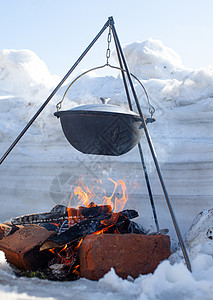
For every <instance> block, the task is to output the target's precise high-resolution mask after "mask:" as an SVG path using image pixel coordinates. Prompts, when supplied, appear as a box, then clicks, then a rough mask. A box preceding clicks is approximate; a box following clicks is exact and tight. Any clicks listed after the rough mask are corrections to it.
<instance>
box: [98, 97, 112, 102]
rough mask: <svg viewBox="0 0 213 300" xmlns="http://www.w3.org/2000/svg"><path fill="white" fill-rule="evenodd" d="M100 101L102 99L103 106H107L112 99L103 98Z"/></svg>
mask: <svg viewBox="0 0 213 300" xmlns="http://www.w3.org/2000/svg"><path fill="white" fill-rule="evenodd" d="M100 99H101V102H102V104H107V103H108V102H109V100H110V98H104V97H101V98H100Z"/></svg>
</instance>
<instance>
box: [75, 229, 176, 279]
mask: <svg viewBox="0 0 213 300" xmlns="http://www.w3.org/2000/svg"><path fill="white" fill-rule="evenodd" d="M170 254H171V252H170V238H169V236H166V235H153V236H151V235H139V234H99V235H97V234H92V235H88V236H87V237H85V239H84V241H83V242H82V244H81V246H80V249H79V256H80V270H81V277H85V278H87V279H91V280H98V279H100V278H102V277H103V276H104V274H106V273H107V272H108V271H109V270H110V269H111V267H113V268H114V269H115V272H116V273H117V274H118V275H119V276H120V277H122V278H127V276H128V275H130V276H132V277H133V278H137V277H138V276H139V275H140V274H148V273H152V272H154V270H155V269H156V267H157V266H158V265H159V263H160V262H161V261H163V260H164V259H167V258H168V257H169V256H170Z"/></svg>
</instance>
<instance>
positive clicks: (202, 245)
mask: <svg viewBox="0 0 213 300" xmlns="http://www.w3.org/2000/svg"><path fill="white" fill-rule="evenodd" d="M124 52H125V56H126V59H127V62H128V65H129V68H130V70H131V72H132V73H133V74H134V75H136V76H137V77H138V78H139V79H140V80H141V81H142V82H143V84H144V85H145V87H146V89H147V91H148V94H149V96H150V101H151V103H152V104H153V105H154V107H155V109H156V113H155V118H156V122H155V123H153V124H150V125H148V126H149V127H148V128H149V131H150V135H151V138H152V140H153V144H154V147H155V150H156V153H157V156H158V160H159V163H160V167H161V170H162V174H163V178H164V180H165V184H166V187H167V189H168V193H169V196H170V200H171V203H172V207H173V209H174V211H175V214H176V218H177V221H178V223H179V225H180V229H181V232H182V234H183V237H184V240H185V243H186V246H187V251H188V253H189V257H190V260H191V264H192V273H190V272H189V271H188V270H187V268H186V266H185V262H184V259H183V255H182V252H181V250H180V249H179V247H178V240H177V237H176V234H175V231H174V228H173V225H172V221H171V217H170V215H169V211H168V208H167V206H166V203H165V200H164V197H163V194H162V190H161V187H160V184H159V180H158V178H157V175H156V172H155V168H154V166H153V162H152V158H151V155H150V151H149V149H148V146H147V143H146V139H145V137H143V138H142V140H141V142H142V147H143V152H144V157H145V161H146V163H147V169H148V172H149V176H150V182H151V188H152V191H153V195H154V200H155V203H156V210H157V215H158V219H159V223H160V227H161V228H169V235H170V237H171V242H172V250H173V253H172V255H171V257H170V258H169V260H166V261H164V262H162V263H161V264H160V265H159V266H158V268H157V269H156V271H155V272H154V274H148V275H141V276H139V277H138V278H137V279H135V280H133V279H132V278H128V280H123V279H121V278H119V277H118V276H117V275H116V274H115V271H114V270H113V269H112V270H111V271H110V272H109V273H108V274H106V275H105V276H104V277H103V278H102V279H100V280H99V281H98V282H92V281H89V280H86V279H83V278H82V279H80V280H78V281H75V282H51V281H47V280H39V279H37V278H34V279H28V278H17V277H16V276H15V275H14V273H13V270H12V268H11V267H10V266H9V265H8V264H7V262H6V260H5V258H4V254H3V253H2V252H1V253H0V297H1V298H2V299H62V298H63V299H70V298H71V297H73V298H74V299H76V300H78V299H94V300H95V299H100V298H102V299H109V298H110V299H115V300H119V299H122V300H123V299H143V300H151V299H164V300H166V299H180V298H181V299H206V300H207V299H212V291H213V240H212V231H213V225H212V224H213V211H212V194H213V193H212V192H213V188H212V187H213V172H212V171H213V143H212V138H213V131H212V119H213V101H212V97H213V88H212V86H213V84H212V83H213V65H209V66H207V67H204V68H202V69H198V70H192V69H189V68H186V67H184V66H183V64H182V62H181V58H180V57H179V55H178V54H177V53H176V52H175V51H174V50H173V49H170V48H168V47H166V46H165V45H164V44H163V42H161V41H157V40H153V39H149V40H147V41H145V42H136V43H132V44H130V45H126V46H125V47H124ZM111 63H112V62H111ZM115 63H116V62H115ZM59 82H60V78H59V76H56V75H53V74H50V72H49V71H48V69H47V67H46V65H45V63H44V62H43V61H42V60H41V59H40V58H39V57H38V56H37V55H36V54H35V53H33V52H32V51H30V50H3V51H2V52H0V136H1V139H0V151H1V153H2V155H3V154H4V152H5V151H6V150H7V148H8V147H9V146H10V144H11V143H12V142H13V140H14V139H15V138H16V136H17V135H18V134H19V133H20V131H21V130H22V129H23V127H24V126H25V125H26V123H27V122H28V121H29V119H30V118H31V117H32V116H33V115H34V113H35V112H36V111H37V109H38V108H39V107H40V106H41V105H42V104H43V102H44V101H45V100H46V98H47V97H48V96H49V94H50V93H51V91H52V90H53V89H54V88H55V86H56V85H57V84H58V83H59ZM66 84H68V82H67V83H66ZM134 84H135V87H136V90H137V93H138V96H139V101H140V103H141V107H142V109H143V111H144V114H145V115H148V108H147V102H146V98H145V96H144V92H143V90H142V89H141V87H140V85H139V84H138V82H137V81H134ZM66 88H67V86H66V85H64V86H63V87H62V88H61V89H60V90H59V92H58V93H57V94H56V96H54V98H53V99H52V101H51V102H50V103H49V104H48V105H47V107H46V108H45V109H44V111H43V112H42V114H41V115H40V116H39V117H38V119H37V120H36V121H35V123H34V124H33V125H32V126H31V127H30V129H29V130H28V131H27V133H26V134H25V135H24V137H23V138H22V139H21V141H20V142H19V143H18V144H17V146H16V147H15V148H14V150H13V151H12V152H11V153H10V155H9V156H8V157H7V158H6V159H5V161H4V162H3V163H2V165H1V167H0V168H1V173H0V190H1V196H0V197H1V198H0V199H1V211H0V221H1V222H4V221H5V220H9V219H10V218H12V217H15V216H18V215H22V214H27V213H34V212H44V211H49V210H50V209H51V208H52V207H53V206H54V205H55V203H59V202H63V204H66V203H65V202H66V201H67V194H68V192H69V183H70V182H73V181H74V180H75V178H79V177H80V176H81V175H82V174H84V175H85V181H86V183H87V184H88V185H89V186H90V185H93V184H94V182H95V181H97V180H96V179H97V178H98V179H101V180H102V182H103V185H104V187H105V189H106V191H107V192H109V193H110V190H111V189H112V185H111V182H110V181H109V180H108V179H107V177H111V178H113V179H114V180H119V179H123V180H125V182H126V185H127V190H128V191H129V200H128V203H127V208H133V209H136V210H138V212H139V218H138V220H137V222H138V223H141V224H142V225H143V226H145V227H146V228H147V229H150V230H151V231H153V230H155V226H154V222H153V216H152V212H151V208H150V203H149V200H148V196H147V190H146V186H145V181H144V175H143V173H142V170H141V163H140V159H139V155H138V150H137V147H136V148H134V149H133V150H131V151H130V152H129V153H126V154H124V155H122V156H121V157H103V156H89V155H83V154H81V153H79V152H77V151H76V150H75V149H74V148H72V147H71V146H70V145H69V144H68V142H67V141H66V139H65V137H64V136H63V133H62V130H61V128H60V124H59V120H58V119H57V118H56V117H55V116H54V115H53V113H54V112H55V111H56V108H55V105H56V104H57V103H58V102H59V101H60V100H61V99H62V96H63V93H64V91H65V90H66ZM100 97H110V98H111V101H110V103H112V104H117V105H122V106H125V107H126V106H127V101H126V100H125V92H124V89H123V85H122V80H121V77H120V75H119V74H118V75H117V76H115V75H113V76H106V77H101V76H98V72H97V74H94V73H93V74H90V75H89V76H84V77H82V78H81V79H80V80H78V81H77V82H76V83H74V84H73V86H72V87H71V88H70V89H69V91H68V93H67V96H66V98H65V100H64V104H63V109H66V108H72V107H75V106H78V105H81V104H89V103H100V100H99V98H100ZM56 184H58V186H56ZM55 189H56V190H57V197H56V193H54V191H55Z"/></svg>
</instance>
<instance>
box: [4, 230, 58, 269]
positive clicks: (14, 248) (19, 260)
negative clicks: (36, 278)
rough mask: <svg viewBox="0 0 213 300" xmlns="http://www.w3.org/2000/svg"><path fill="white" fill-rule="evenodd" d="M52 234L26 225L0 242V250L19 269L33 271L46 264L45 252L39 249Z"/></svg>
mask: <svg viewBox="0 0 213 300" xmlns="http://www.w3.org/2000/svg"><path fill="white" fill-rule="evenodd" d="M53 234H54V232H52V231H48V230H47V229H45V228H42V227H39V226H37V225H26V226H24V227H22V228H20V229H19V230H18V231H16V232H14V233H13V234H12V235H10V236H7V237H5V238H3V239H2V240H0V250H2V251H4V253H5V256H6V259H7V261H8V262H9V263H11V264H13V265H15V266H16V267H18V268H19V269H24V270H34V269H37V268H39V267H41V266H43V265H44V264H46V263H47V254H46V251H44V252H39V248H40V245H41V244H42V243H43V242H44V241H45V240H46V239H47V238H49V237H50V236H51V235H53Z"/></svg>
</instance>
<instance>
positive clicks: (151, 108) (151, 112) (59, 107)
mask: <svg viewBox="0 0 213 300" xmlns="http://www.w3.org/2000/svg"><path fill="white" fill-rule="evenodd" d="M105 67H110V68H112V69H116V70H120V71H124V72H126V70H124V69H122V68H119V67H116V66H112V65H110V64H109V63H106V64H105V65H102V66H99V67H94V68H92V69H89V70H87V71H85V72H83V73H82V74H80V75H79V76H77V77H76V78H75V79H74V80H73V81H72V82H71V83H70V84H69V86H68V87H67V89H66V91H65V93H64V95H63V98H62V99H61V101H59V102H58V103H57V104H56V108H57V112H58V111H59V110H60V109H61V107H62V103H63V101H64V98H65V96H66V94H67V92H68V91H69V89H70V88H71V86H72V85H73V84H74V83H75V82H76V81H77V80H78V79H80V78H81V77H82V76H84V75H86V74H87V73H89V72H91V71H94V70H98V69H103V68H105ZM130 75H131V76H132V77H133V78H134V79H135V80H137V82H138V83H139V84H140V86H141V87H142V89H143V91H144V93H145V95H146V98H147V102H148V105H149V113H150V115H151V118H152V117H153V115H154V112H155V108H154V106H153V105H151V103H150V99H149V95H148V93H147V91H146V88H145V86H144V85H143V84H142V82H141V81H140V80H139V79H138V78H137V77H136V76H135V75H134V74H132V73H130Z"/></svg>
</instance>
